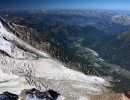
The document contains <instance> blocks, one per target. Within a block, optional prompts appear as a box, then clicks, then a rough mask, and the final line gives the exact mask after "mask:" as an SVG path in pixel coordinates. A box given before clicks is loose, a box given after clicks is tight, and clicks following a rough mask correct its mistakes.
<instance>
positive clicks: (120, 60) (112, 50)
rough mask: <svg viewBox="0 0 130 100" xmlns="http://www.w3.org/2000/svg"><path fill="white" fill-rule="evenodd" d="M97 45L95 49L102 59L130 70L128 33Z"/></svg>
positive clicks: (129, 34) (129, 33)
mask: <svg viewBox="0 0 130 100" xmlns="http://www.w3.org/2000/svg"><path fill="white" fill-rule="evenodd" d="M99 45H100V46H99V47H96V49H97V51H98V52H99V53H100V55H101V56H102V57H103V58H104V59H106V60H108V61H110V62H112V63H115V64H118V65H120V66H122V67H124V68H126V69H128V70H130V67H129V66H130V55H129V54H130V31H128V32H123V33H120V34H118V35H116V36H112V37H109V38H108V39H105V40H103V41H101V42H100V43H99Z"/></svg>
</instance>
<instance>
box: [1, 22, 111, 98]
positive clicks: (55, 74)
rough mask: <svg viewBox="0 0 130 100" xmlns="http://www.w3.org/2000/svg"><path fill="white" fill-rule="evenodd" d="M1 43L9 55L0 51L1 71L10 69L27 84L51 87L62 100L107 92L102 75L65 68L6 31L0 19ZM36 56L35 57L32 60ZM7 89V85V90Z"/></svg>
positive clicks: (38, 87)
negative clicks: (100, 76) (86, 73)
mask: <svg viewBox="0 0 130 100" xmlns="http://www.w3.org/2000/svg"><path fill="white" fill-rule="evenodd" d="M0 46H1V48H0V50H1V51H4V52H6V53H7V54H8V55H10V56H11V57H9V56H7V55H3V54H0V68H1V69H2V71H4V72H6V73H10V72H11V73H13V74H15V75H17V78H19V77H18V76H20V77H22V78H25V79H26V80H27V81H28V83H29V84H30V85H32V86H34V87H36V88H37V89H40V90H44V91H45V90H47V89H53V90H55V91H57V92H58V93H60V94H61V96H63V98H65V99H63V100H78V99H79V100H80V99H81V98H87V97H86V96H87V95H93V94H100V93H102V91H106V88H105V86H107V85H109V84H108V83H107V82H106V81H105V80H104V79H102V78H99V77H96V76H87V75H84V74H83V73H81V72H77V71H74V70H71V69H68V68H66V67H65V66H64V65H63V64H62V63H60V62H58V61H57V60H54V59H52V58H51V57H50V56H49V55H48V54H47V53H45V52H41V51H38V50H37V49H35V48H33V47H31V46H30V45H28V44H27V43H25V42H23V41H22V40H20V39H19V38H17V37H16V36H15V35H14V34H12V33H11V32H9V31H7V29H6V28H4V27H3V25H2V23H1V22H0ZM19 47H20V48H19ZM25 50H26V51H25ZM37 57H38V59H32V58H37ZM39 57H42V58H39ZM18 58H22V59H18ZM30 59H31V60H30ZM9 82H12V81H9ZM20 82H21V81H20ZM1 84H3V85H4V87H5V86H6V87H8V85H10V84H12V85H13V84H16V85H17V84H18V83H13V82H12V83H8V84H6V83H1ZM1 84H0V85H1ZM27 87H29V86H27ZM24 88H25V87H24ZM4 89H5V88H4ZM9 89H10V88H9ZM9 89H8V88H7V90H9ZM13 89H14V91H15V89H16V88H15V87H14V88H12V89H11V90H12V93H14V92H13Z"/></svg>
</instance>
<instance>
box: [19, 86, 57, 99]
mask: <svg viewBox="0 0 130 100" xmlns="http://www.w3.org/2000/svg"><path fill="white" fill-rule="evenodd" d="M58 96H59V94H58V93H57V92H56V91H53V90H48V91H45V92H41V91H39V90H36V89H35V88H33V89H30V90H24V91H22V93H21V95H20V99H21V100H57V98H58Z"/></svg>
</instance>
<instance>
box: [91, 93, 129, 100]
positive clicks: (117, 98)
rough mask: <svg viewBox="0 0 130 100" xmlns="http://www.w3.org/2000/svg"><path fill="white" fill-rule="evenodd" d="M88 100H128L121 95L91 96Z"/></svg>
mask: <svg viewBox="0 0 130 100" xmlns="http://www.w3.org/2000/svg"><path fill="white" fill-rule="evenodd" d="M90 100H130V99H128V98H127V97H126V96H125V95H124V94H122V93H106V94H101V95H96V96H92V97H91V98H90Z"/></svg>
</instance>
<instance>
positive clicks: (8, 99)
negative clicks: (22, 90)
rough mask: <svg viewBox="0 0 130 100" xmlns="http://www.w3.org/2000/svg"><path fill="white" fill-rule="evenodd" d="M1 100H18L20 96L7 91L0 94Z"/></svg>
mask: <svg viewBox="0 0 130 100" xmlns="http://www.w3.org/2000/svg"><path fill="white" fill-rule="evenodd" d="M0 100H18V95H16V94H12V93H9V92H7V91H6V92H3V94H0Z"/></svg>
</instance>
